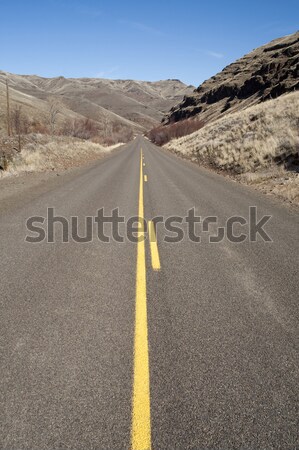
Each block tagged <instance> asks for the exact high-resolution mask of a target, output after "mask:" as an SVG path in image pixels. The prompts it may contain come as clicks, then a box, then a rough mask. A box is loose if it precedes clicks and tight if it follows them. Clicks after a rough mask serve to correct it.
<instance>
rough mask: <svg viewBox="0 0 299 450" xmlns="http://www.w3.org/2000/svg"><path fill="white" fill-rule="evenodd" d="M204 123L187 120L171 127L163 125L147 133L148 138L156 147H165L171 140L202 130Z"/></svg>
mask: <svg viewBox="0 0 299 450" xmlns="http://www.w3.org/2000/svg"><path fill="white" fill-rule="evenodd" d="M203 125H204V123H203V122H202V121H199V120H196V119H185V120H182V121H180V122H176V123H173V124H170V125H161V126H159V127H157V128H153V129H152V130H150V131H149V132H148V133H147V137H148V138H149V140H150V141H152V142H153V143H154V144H156V145H164V144H166V143H167V142H169V141H170V140H171V139H177V138H180V137H182V136H186V135H188V134H191V133H193V132H194V131H197V130H199V129H200V128H202V127H203Z"/></svg>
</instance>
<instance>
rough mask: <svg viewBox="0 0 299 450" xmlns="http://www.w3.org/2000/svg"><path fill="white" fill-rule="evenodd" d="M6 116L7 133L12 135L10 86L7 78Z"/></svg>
mask: <svg viewBox="0 0 299 450" xmlns="http://www.w3.org/2000/svg"><path fill="white" fill-rule="evenodd" d="M6 114H7V115H6V117H7V134H8V136H10V135H11V129H10V104H9V88H8V80H6Z"/></svg>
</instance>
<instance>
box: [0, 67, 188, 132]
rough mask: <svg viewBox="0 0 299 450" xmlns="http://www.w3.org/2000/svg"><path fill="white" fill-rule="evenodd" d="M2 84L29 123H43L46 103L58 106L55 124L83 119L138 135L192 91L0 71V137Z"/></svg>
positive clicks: (172, 84)
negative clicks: (56, 102) (51, 100)
mask: <svg viewBox="0 0 299 450" xmlns="http://www.w3.org/2000/svg"><path fill="white" fill-rule="evenodd" d="M6 79H7V80H8V82H9V86H10V93H11V103H12V106H15V105H22V107H23V110H24V111H25V112H26V114H28V116H29V117H30V118H35V117H38V118H41V117H42V118H43V117H44V116H46V114H47V111H48V107H49V104H48V99H49V97H51V98H54V99H56V100H59V103H60V105H61V106H60V114H59V119H60V121H63V120H64V119H66V118H70V119H75V118H89V119H92V120H93V121H95V122H96V123H99V124H100V125H103V124H107V123H109V124H110V125H113V126H121V127H126V128H127V129H130V130H132V131H133V132H134V133H141V132H144V131H145V130H148V129H149V128H152V127H153V126H155V125H157V124H158V123H159V122H160V121H161V120H162V118H163V117H164V115H165V113H166V112H167V111H169V109H170V108H171V107H172V106H173V105H175V104H177V103H178V102H179V101H181V100H182V98H183V97H184V96H185V95H186V94H190V93H191V92H192V91H193V89H194V88H193V87H192V86H186V85H185V84H184V83H182V82H181V81H179V80H164V81H157V82H146V81H133V80H106V79H98V78H78V79H75V78H70V79H67V78H64V77H57V78H42V77H39V76H36V75H14V74H10V73H7V72H3V71H0V131H1V129H3V128H5V126H6V125H5V107H6V103H5V102H6V98H5V94H6V91H5V89H6V87H5V83H6Z"/></svg>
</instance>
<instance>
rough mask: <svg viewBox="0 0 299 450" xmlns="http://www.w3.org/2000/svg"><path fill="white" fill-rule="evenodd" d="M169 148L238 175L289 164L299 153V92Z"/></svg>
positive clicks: (216, 124)
mask: <svg viewBox="0 0 299 450" xmlns="http://www.w3.org/2000/svg"><path fill="white" fill-rule="evenodd" d="M165 148H167V149H169V150H172V151H174V152H176V153H179V154H181V155H184V156H188V157H190V158H196V159H197V160H198V161H199V162H200V161H202V162H208V163H210V164H212V165H214V166H216V167H218V168H220V169H224V170H230V171H233V172H235V173H242V172H254V171H256V170H258V169H261V168H265V167H270V166H271V164H272V163H273V162H278V161H281V162H283V161H285V160H287V159H288V158H289V156H290V155H292V154H294V155H295V154H296V153H297V155H298V150H299V92H295V93H291V94H287V95H284V96H281V97H279V98H278V99H275V100H270V101H268V102H265V103H262V104H259V105H257V106H252V107H250V108H248V109H246V110H244V111H242V112H237V113H233V114H229V115H227V116H225V117H223V118H221V119H219V120H217V121H215V122H213V123H211V124H209V125H206V126H205V127H204V128H202V129H201V130H199V131H197V132H195V133H192V134H191V135H189V136H185V137H182V138H180V139H175V140H172V141H171V142H170V143H168V144H167V145H166V146H165Z"/></svg>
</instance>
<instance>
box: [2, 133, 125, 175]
mask: <svg viewBox="0 0 299 450" xmlns="http://www.w3.org/2000/svg"><path fill="white" fill-rule="evenodd" d="M5 142H6V145H7V144H9V145H8V147H9V148H7V150H6V151H4V152H3V151H2V155H1V156H0V178H3V177H7V176H10V175H16V174H19V173H22V172H43V171H52V170H53V171H63V170H66V169H69V168H72V167H77V166H80V165H84V164H87V163H88V162H90V161H93V160H96V159H99V158H101V157H103V156H104V155H106V154H108V153H109V152H111V151H112V150H113V149H114V148H116V147H118V146H119V145H121V144H115V145H112V146H109V147H105V146H103V145H100V144H98V143H95V142H91V141H88V140H82V139H78V138H74V137H66V136H50V135H45V134H44V135H43V134H29V135H26V136H25V137H24V136H23V137H22V150H21V151H20V152H19V151H18V148H17V147H13V144H14V142H15V141H14V139H13V138H12V139H11V140H8V139H7V138H6V139H5V140H4V143H5Z"/></svg>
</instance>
